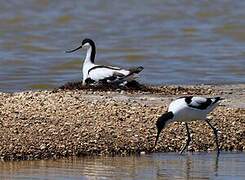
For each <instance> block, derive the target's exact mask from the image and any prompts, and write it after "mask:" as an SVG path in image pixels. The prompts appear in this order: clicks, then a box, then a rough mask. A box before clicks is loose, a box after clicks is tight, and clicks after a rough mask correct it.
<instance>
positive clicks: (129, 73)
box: [66, 39, 144, 85]
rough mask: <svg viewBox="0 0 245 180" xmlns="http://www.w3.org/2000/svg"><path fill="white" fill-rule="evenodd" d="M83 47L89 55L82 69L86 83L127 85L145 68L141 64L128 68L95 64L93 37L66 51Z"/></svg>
mask: <svg viewBox="0 0 245 180" xmlns="http://www.w3.org/2000/svg"><path fill="white" fill-rule="evenodd" d="M81 48H86V49H87V55H86V58H85V60H84V63H83V69H82V72H83V84H84V85H86V84H96V83H116V84H118V85H125V84H127V82H130V81H132V80H134V79H135V75H136V74H138V73H139V72H141V71H142V70H143V69H144V68H143V67H141V66H140V67H136V68H131V69H128V70H126V69H122V68H119V67H114V66H105V65H96V64H94V59H95V54H96V47H95V43H94V41H92V40H91V39H84V40H83V41H82V45H81V46H79V47H77V48H75V49H73V50H69V51H66V53H71V52H74V51H77V50H78V49H81Z"/></svg>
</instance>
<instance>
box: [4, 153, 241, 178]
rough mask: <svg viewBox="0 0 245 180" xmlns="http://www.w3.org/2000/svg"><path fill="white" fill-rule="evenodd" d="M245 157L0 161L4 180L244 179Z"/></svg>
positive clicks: (204, 155)
mask: <svg viewBox="0 0 245 180" xmlns="http://www.w3.org/2000/svg"><path fill="white" fill-rule="evenodd" d="M244 167H245V154H244V153H222V154H221V155H220V157H219V158H218V159H217V158H216V154H210V153H202V154H189V155H178V154H175V153H156V154H151V155H145V156H140V157H94V158H92V157H87V158H75V159H63V160H41V161H21V162H1V163H0V179H2V180H9V179H13V180H15V179H16V180H17V179H18V180H28V179H35V180H44V179H45V180H67V179H74V180H75V179H79V180H81V179H82V180H83V179H115V180H116V179H127V180H130V179H139V180H144V179H145V180H149V179H153V180H154V179H195V180H199V179H220V180H233V179H237V180H242V179H245V171H244Z"/></svg>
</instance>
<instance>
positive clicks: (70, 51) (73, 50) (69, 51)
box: [65, 45, 83, 53]
mask: <svg viewBox="0 0 245 180" xmlns="http://www.w3.org/2000/svg"><path fill="white" fill-rule="evenodd" d="M82 47H83V46H82V45H81V46H79V47H77V48H75V49H72V50H68V51H65V52H66V53H72V52H75V51H77V50H78V49H81V48H82Z"/></svg>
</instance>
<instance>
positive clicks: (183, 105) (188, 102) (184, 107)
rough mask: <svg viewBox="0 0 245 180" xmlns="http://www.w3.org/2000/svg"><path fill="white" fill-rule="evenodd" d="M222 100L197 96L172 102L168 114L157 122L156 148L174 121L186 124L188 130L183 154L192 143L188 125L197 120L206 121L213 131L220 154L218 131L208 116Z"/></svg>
mask: <svg viewBox="0 0 245 180" xmlns="http://www.w3.org/2000/svg"><path fill="white" fill-rule="evenodd" d="M220 100H223V99H222V98H220V97H213V98H205V97H197V96H186V97H180V98H178V99H176V100H174V101H172V102H171V103H170V105H169V107H168V112H166V113H164V114H163V115H162V116H161V117H159V118H158V120H157V122H156V127H157V137H156V141H155V146H156V145H157V141H158V138H159V135H160V133H161V131H162V129H163V128H165V127H166V125H167V124H169V123H171V122H174V121H179V122H185V126H186V130H187V141H186V144H185V146H183V148H182V149H181V151H180V154H182V153H183V151H184V150H185V149H186V148H187V147H188V145H189V143H190V141H191V136H190V132H189V128H188V124H187V123H188V122H190V121H195V120H204V121H206V122H207V123H208V125H209V126H210V127H211V128H212V130H213V133H214V135H215V141H216V146H217V152H218V153H219V142H218V134H217V133H218V131H217V129H215V128H214V127H213V126H212V125H211V124H210V122H209V120H210V119H208V118H207V115H208V113H210V112H211V111H212V110H213V109H214V108H215V107H216V106H217V105H218V104H219V103H220ZM155 146H154V147H155Z"/></svg>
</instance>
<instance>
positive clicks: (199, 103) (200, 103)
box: [185, 96, 213, 110]
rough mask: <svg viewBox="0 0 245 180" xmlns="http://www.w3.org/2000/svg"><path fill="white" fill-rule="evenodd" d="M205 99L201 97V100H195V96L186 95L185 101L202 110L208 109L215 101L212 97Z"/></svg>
mask: <svg viewBox="0 0 245 180" xmlns="http://www.w3.org/2000/svg"><path fill="white" fill-rule="evenodd" d="M205 100H206V101H202V100H201V99H200V101H198V100H196V101H194V100H193V96H189V97H185V102H186V103H187V105H188V106H189V107H191V108H195V109H200V110H204V109H207V108H208V107H209V106H210V105H211V104H212V103H213V101H212V99H211V98H205Z"/></svg>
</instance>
